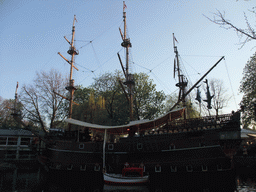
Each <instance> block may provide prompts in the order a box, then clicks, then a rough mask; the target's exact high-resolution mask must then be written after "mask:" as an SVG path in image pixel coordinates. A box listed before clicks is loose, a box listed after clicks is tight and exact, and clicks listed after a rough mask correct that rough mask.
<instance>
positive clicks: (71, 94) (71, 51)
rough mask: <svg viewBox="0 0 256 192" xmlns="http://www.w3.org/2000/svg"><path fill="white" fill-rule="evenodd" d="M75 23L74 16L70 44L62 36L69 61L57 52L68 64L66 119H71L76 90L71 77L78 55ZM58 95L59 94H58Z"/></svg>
mask: <svg viewBox="0 0 256 192" xmlns="http://www.w3.org/2000/svg"><path fill="white" fill-rule="evenodd" d="M75 21H77V20H76V15H74V21H73V27H72V39H71V42H69V41H68V39H67V38H66V37H65V36H64V38H65V39H66V41H67V42H68V43H69V44H70V47H69V50H68V51H67V53H68V54H69V55H71V61H69V60H67V59H66V58H65V57H64V56H62V55H61V54H60V52H58V54H59V55H60V56H61V57H62V58H63V59H64V60H65V61H67V62H68V63H69V64H70V75H69V86H67V87H66V89H67V90H68V91H69V98H68V100H69V114H68V118H72V106H73V103H74V101H73V97H74V91H75V90H76V88H75V87H74V82H75V81H74V79H73V77H72V75H73V68H75V69H76V70H77V71H78V69H77V68H76V67H75V66H74V60H75V55H78V54H79V53H78V51H77V50H76V48H75V46H74V38H75ZM58 95H59V94H58ZM62 97H63V98H65V97H64V96H62ZM70 129H71V124H69V130H70Z"/></svg>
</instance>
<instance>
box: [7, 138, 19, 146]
mask: <svg viewBox="0 0 256 192" xmlns="http://www.w3.org/2000/svg"><path fill="white" fill-rule="evenodd" d="M17 142H18V138H17V137H8V145H17Z"/></svg>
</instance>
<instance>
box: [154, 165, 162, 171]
mask: <svg viewBox="0 0 256 192" xmlns="http://www.w3.org/2000/svg"><path fill="white" fill-rule="evenodd" d="M161 171H162V170H161V166H160V165H156V166H155V172H156V173H159V172H161Z"/></svg>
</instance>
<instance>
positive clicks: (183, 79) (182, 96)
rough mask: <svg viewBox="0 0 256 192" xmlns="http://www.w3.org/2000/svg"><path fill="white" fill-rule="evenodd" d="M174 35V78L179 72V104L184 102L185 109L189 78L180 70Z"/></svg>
mask: <svg viewBox="0 0 256 192" xmlns="http://www.w3.org/2000/svg"><path fill="white" fill-rule="evenodd" d="M172 35H173V48H174V53H175V60H174V76H175V73H176V71H177V72H178V81H179V82H178V83H177V84H176V86H177V87H179V98H178V102H180V101H182V103H183V107H185V105H186V100H185V96H186V95H185V89H186V87H187V85H188V81H187V78H186V77H185V76H184V75H183V74H182V73H181V70H180V63H179V54H178V49H177V46H175V41H176V42H177V39H176V38H175V36H174V33H173V34H172ZM176 64H177V69H176Z"/></svg>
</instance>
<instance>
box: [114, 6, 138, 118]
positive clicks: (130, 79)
mask: <svg viewBox="0 0 256 192" xmlns="http://www.w3.org/2000/svg"><path fill="white" fill-rule="evenodd" d="M125 8H126V5H125V2H124V1H123V21H124V34H122V31H121V29H120V28H119V31H120V34H121V37H122V40H123V42H122V43H121V46H122V47H124V48H125V53H126V54H125V57H126V60H125V64H126V65H125V68H124V67H123V64H122V61H121V58H120V56H119V54H118V57H119V60H120V63H121V66H122V69H123V72H124V75H125V79H126V81H125V82H124V84H125V85H127V87H128V100H129V108H130V121H133V88H134V84H135V83H134V78H133V74H131V73H130V71H129V48H130V47H132V44H131V42H130V38H127V34H126V12H125Z"/></svg>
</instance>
